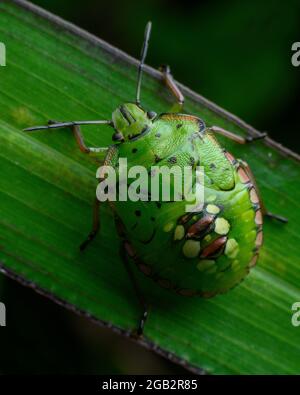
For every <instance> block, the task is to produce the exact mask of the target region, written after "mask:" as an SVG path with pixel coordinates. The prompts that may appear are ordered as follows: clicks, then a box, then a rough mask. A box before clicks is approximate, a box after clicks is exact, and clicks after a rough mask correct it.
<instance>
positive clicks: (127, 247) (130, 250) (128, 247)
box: [124, 241, 136, 258]
mask: <svg viewBox="0 0 300 395" xmlns="http://www.w3.org/2000/svg"><path fill="white" fill-rule="evenodd" d="M124 247H125V250H126V252H127V254H128V255H129V256H130V257H131V258H134V257H135V256H136V252H135V250H134V248H133V247H132V245H131V244H130V243H128V241H125V242H124Z"/></svg>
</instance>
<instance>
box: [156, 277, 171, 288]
mask: <svg viewBox="0 0 300 395" xmlns="http://www.w3.org/2000/svg"><path fill="white" fill-rule="evenodd" d="M157 284H158V285H160V286H161V287H163V288H165V289H171V288H174V285H173V284H172V283H171V281H170V280H167V279H166V278H161V277H159V278H158V280H157Z"/></svg>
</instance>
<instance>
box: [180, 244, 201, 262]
mask: <svg viewBox="0 0 300 395" xmlns="http://www.w3.org/2000/svg"><path fill="white" fill-rule="evenodd" d="M182 252H183V255H185V256H186V257H187V258H196V256H197V255H198V254H199V252H200V242H199V241H195V240H188V241H186V242H185V243H184V245H183V247H182Z"/></svg>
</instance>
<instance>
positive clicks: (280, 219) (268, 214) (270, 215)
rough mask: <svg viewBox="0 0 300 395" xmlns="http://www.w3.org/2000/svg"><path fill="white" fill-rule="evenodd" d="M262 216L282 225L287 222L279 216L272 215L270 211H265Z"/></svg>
mask: <svg viewBox="0 0 300 395" xmlns="http://www.w3.org/2000/svg"><path fill="white" fill-rule="evenodd" d="M264 215H265V216H266V217H269V218H272V219H275V220H276V221H279V222H282V223H283V224H287V223H288V222H289V220H288V219H287V218H285V217H282V216H281V215H277V214H273V213H271V212H270V211H267V212H266V213H265V214H264Z"/></svg>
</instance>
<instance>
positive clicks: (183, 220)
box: [178, 213, 195, 225]
mask: <svg viewBox="0 0 300 395" xmlns="http://www.w3.org/2000/svg"><path fill="white" fill-rule="evenodd" d="M193 215H195V213H190V214H185V215H183V216H182V217H181V218H179V220H178V224H179V225H184V224H186V223H187V222H189V220H190V219H191V218H192V217H193Z"/></svg>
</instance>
